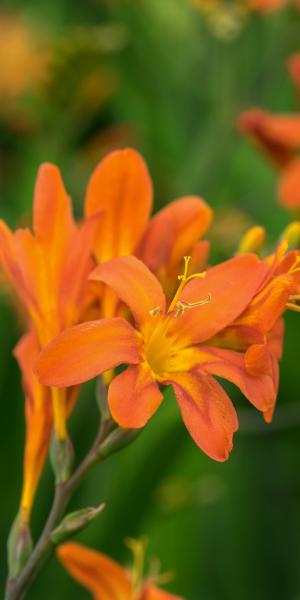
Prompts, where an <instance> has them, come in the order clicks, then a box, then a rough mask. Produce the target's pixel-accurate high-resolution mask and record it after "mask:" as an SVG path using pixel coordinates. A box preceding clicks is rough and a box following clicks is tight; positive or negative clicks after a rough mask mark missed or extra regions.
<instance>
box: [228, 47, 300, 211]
mask: <svg viewBox="0 0 300 600" xmlns="http://www.w3.org/2000/svg"><path fill="white" fill-rule="evenodd" d="M288 70H289V73H290V76H291V78H292V80H293V82H294V84H295V87H296V90H297V92H298V94H299V90H300V56H299V55H298V54H297V55H293V56H291V57H290V59H289V61H288ZM238 125H239V129H240V131H241V132H242V133H243V134H245V135H246V136H248V137H249V138H250V139H251V140H252V141H253V142H254V143H255V144H256V145H257V146H258V147H259V148H260V149H261V150H263V152H264V153H265V154H266V155H267V157H268V158H269V159H270V160H271V162H272V163H273V164H274V166H275V167H277V168H278V169H279V172H280V179H279V187H278V195H279V200H280V202H281V203H282V204H283V205H284V206H285V207H286V208H288V209H290V210H299V207H300V114H299V113H282V114H277V113H272V112H268V111H266V110H261V109H260V108H251V109H249V110H246V111H245V112H243V113H242V114H241V115H240V117H239V121H238Z"/></svg>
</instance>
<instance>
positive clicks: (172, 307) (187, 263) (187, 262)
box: [168, 256, 206, 313]
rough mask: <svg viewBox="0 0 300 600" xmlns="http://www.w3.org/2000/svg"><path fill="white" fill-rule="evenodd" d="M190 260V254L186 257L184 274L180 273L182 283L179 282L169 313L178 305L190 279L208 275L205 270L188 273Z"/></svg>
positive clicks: (202, 277)
mask: <svg viewBox="0 0 300 600" xmlns="http://www.w3.org/2000/svg"><path fill="white" fill-rule="evenodd" d="M190 260H191V257H190V256H185V257H184V272H183V275H178V279H179V281H180V284H179V286H178V289H177V292H176V294H175V296H174V298H173V300H172V302H171V304H170V306H169V310H168V312H169V313H170V312H172V310H173V309H174V307H175V306H177V302H178V298H179V296H180V294H181V292H182V290H183V288H184V286H185V285H186V284H187V283H188V281H191V279H195V277H200V279H204V277H205V276H206V271H203V272H202V273H194V274H193V275H188V269H189V262H190Z"/></svg>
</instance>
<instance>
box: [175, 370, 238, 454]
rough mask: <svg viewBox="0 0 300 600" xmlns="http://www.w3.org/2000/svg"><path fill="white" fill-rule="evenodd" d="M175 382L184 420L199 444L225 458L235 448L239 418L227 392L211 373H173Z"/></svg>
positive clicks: (202, 448) (211, 452)
mask: <svg viewBox="0 0 300 600" xmlns="http://www.w3.org/2000/svg"><path fill="white" fill-rule="evenodd" d="M166 383H171V384H172V385H173V388H174V392H175V395H176V398H177V401H178V404H179V407H180V410H181V414H182V418H183V421H184V423H185V425H186V427H187V429H188V431H189V433H190V435H191V436H192V438H193V439H194V441H195V442H196V444H197V446H199V448H201V450H203V452H205V453H206V454H208V456H210V457H211V458H213V459H215V460H218V461H224V460H226V459H227V458H228V456H229V453H230V451H231V450H232V437H233V434H234V432H235V431H236V430H237V428H238V420H237V416H236V412H235V410H234V408H233V405H232V403H231V401H230V399H229V398H228V396H227V394H226V393H225V392H224V390H223V389H222V388H221V386H220V385H219V384H218V382H217V381H215V380H214V379H213V378H212V377H210V375H204V374H200V373H196V372H193V371H190V372H187V373H172V378H171V380H170V381H168V382H166Z"/></svg>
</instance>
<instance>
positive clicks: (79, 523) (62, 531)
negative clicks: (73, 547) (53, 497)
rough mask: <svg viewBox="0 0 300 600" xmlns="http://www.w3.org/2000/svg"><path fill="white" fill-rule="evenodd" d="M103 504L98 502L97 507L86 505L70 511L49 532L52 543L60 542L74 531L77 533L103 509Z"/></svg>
mask: <svg viewBox="0 0 300 600" xmlns="http://www.w3.org/2000/svg"><path fill="white" fill-rule="evenodd" d="M104 506H105V504H100V506H98V507H97V508H94V507H87V508H81V509H80V510H75V511H74V512H71V513H70V514H68V515H67V516H66V517H65V518H64V519H63V520H62V521H61V523H60V524H59V525H58V526H57V527H56V528H55V529H53V531H52V532H51V534H50V538H51V541H52V542H53V543H54V544H60V543H61V542H63V541H64V540H66V539H67V538H68V537H70V536H71V535H73V534H74V533H77V532H78V531H80V530H81V529H83V528H84V527H85V526H86V525H88V524H89V523H90V522H91V521H93V520H94V519H95V518H96V517H97V516H98V515H99V514H100V513H101V512H102V511H103V509H104Z"/></svg>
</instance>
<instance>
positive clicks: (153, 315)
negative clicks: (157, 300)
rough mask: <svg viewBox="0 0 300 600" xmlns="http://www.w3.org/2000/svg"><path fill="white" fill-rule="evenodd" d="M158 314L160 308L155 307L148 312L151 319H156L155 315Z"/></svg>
mask: <svg viewBox="0 0 300 600" xmlns="http://www.w3.org/2000/svg"><path fill="white" fill-rule="evenodd" d="M160 313H161V308H160V306H155V308H151V310H149V315H151V317H157V315H159V314H160Z"/></svg>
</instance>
